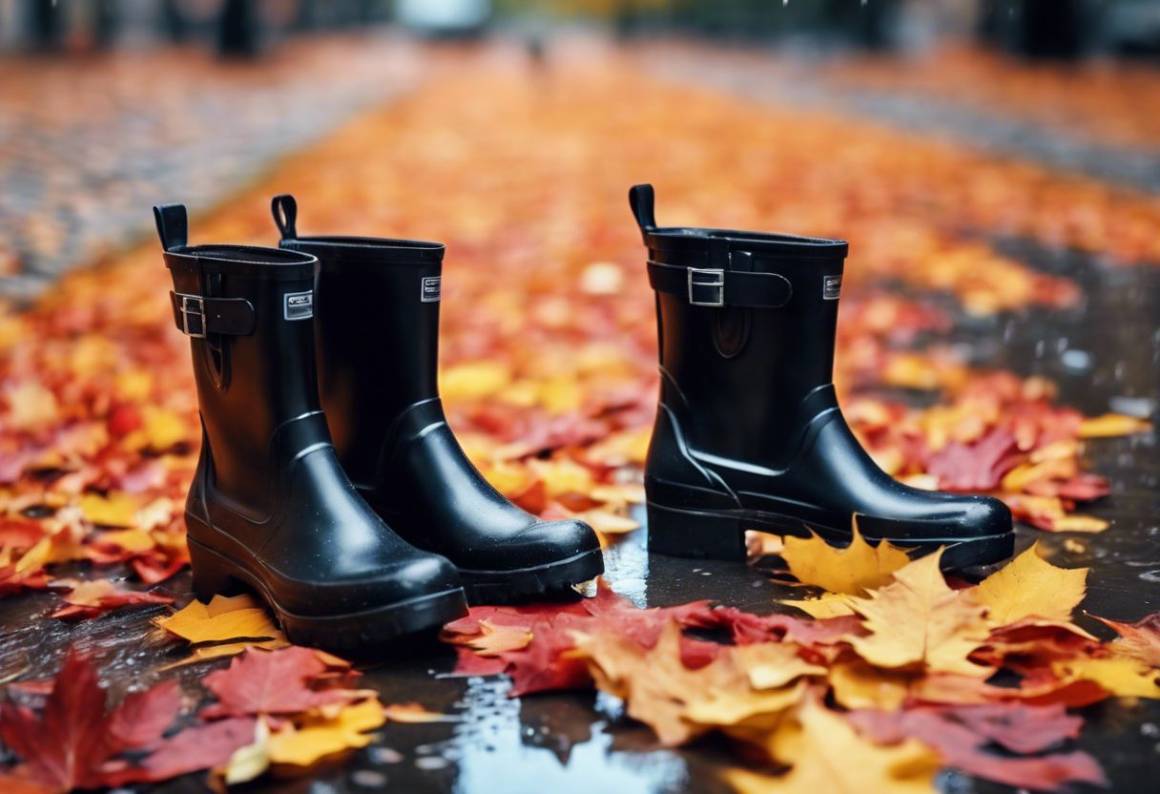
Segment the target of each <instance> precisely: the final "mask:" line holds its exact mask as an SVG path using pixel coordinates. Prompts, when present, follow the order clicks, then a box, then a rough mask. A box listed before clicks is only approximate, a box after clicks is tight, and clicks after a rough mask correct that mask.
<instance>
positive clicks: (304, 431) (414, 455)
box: [154, 185, 1013, 649]
mask: <svg viewBox="0 0 1160 794" xmlns="http://www.w3.org/2000/svg"><path fill="white" fill-rule="evenodd" d="M629 200H630V204H631V206H632V210H633V213H634V215H635V217H636V219H637V223H638V225H639V226H640V228H641V233H642V236H643V238H644V242H645V245H646V246H647V248H648V250H649V261H648V274H649V281H650V283H651V285H652V287H653V289H654V290H655V291H656V304H657V322H658V332H659V337H660V361H661V376H662V386H661V396H660V406H659V410H658V415H657V421H656V427H655V430H654V434H653V439H652V443H651V446H650V449H649V456H648V462H647V465H646V471H645V489H646V492H647V497H648V508H647V509H648V535H649V548H650V550H651V551H657V552H661V553H667V554H673V555H677V556H685V557H714V558H721V559H731V558H735V559H742V558H744V554H745V546H744V533H745V530H746V529H758V530H766V531H772V532H777V533H795V534H800V533H802V532H804V531H807V528H810V529H813V530H815V531H818V532H819V533H820V534H822V535H823V536H824V537H826V538H827V539H829V540H832V541H835V542H838V543H843V542H848V541H849V539H850V537H851V525H852V520H853V519H854V518H855V517H857V519H858V525H859V528H860V530H861V532H862V533H863V535H865V536H866V538H867V539H868V540H870V541H871V542H872V543H877V542H880V541H882V540H888V541H890V542H892V543H895V544H898V545H902V546H904V547H907V548H910V549H913V550H915V552H916V553H922V552H924V551H932V550H934V549H936V548H938V547H946V552H945V553H944V555H943V564H944V567H947V568H967V567H971V566H977V565H985V564H988V563H992V562H996V561H998V560H1000V559H1003V558H1005V557H1007V556H1009V555H1010V554H1011V551H1012V547H1013V534H1012V530H1011V516H1010V513H1009V511H1008V510H1007V508H1006V507H1005V506H1004V505H1003V504H1002V503H1001V502H999V501H998V500H995V499H990V498H985V497H977V496H952V495H949V494H943V493H931V492H926V491H919V490H916V489H913V488H908V487H906V486H903V485H901V484H900V483H898V482H896V481H894V480H893V479H891V478H890V477H889V476H888V475H886V474H884V473H883V472H882V471H881V470H880V469H879V468H878V467H877V466H876V465H875V464H874V463H873V462H872V461H871V459H870V458H869V456H868V455H867V454H866V453H865V452H864V451H863V450H862V448H861V447H860V446H859V444H858V443H857V441H856V440H855V438H854V437H853V435H852V434H851V432H850V430H849V428H848V427H847V425H846V423H845V421H844V420H843V418H842V416H841V413H840V411H839V409H838V406H837V402H836V399H835V395H834V389H833V385H832V383H831V370H832V365H833V354H834V344H835V327H836V322H837V306H838V298H839V295H840V289H841V278H842V269H843V263H844V260H845V256H846V250H847V247H846V244H845V243H844V242H841V241H837V240H824V239H816V238H805V237H794V236H788V235H772V234H760V233H751V232H741V231H729V230H722V229H699V228H685V227H681V228H673V227H669V228H658V227H657V225H656V222H655V220H654V213H653V202H654V197H653V190H652V187H651V186H649V185H638V186H636V187H634V188H633V189H632V190H631V191H630V193H629ZM154 212H155V215H156V219H157V227H158V232H159V234H160V236H161V241H162V245H163V246H164V248H165V260H166V265H167V266H168V267H169V269H170V271H171V273H172V275H173V280H174V291H173V293H172V295H171V300H172V302H173V313H174V319H175V321H176V323H177V326H178V328H179V329H181V330H182V331H183V332H184V333H186V334H187V335H188V336H190V337H191V342H192V348H193V361H194V372H195V376H196V380H197V389H198V400H199V405H200V409H201V417H202V425H203V445H202V454H201V459H200V461H199V465H198V470H197V474H196V476H195V479H194V482H193V485H192V487H191V490H190V494H189V499H188V503H187V507H186V518H187V522H188V527H189V548H190V554H191V556H192V559H193V573H194V589H195V593H196V595H197V596H198V597H199V598H201V599H203V600H205V599H208V598H210V597H212V596H213V595H214V594H217V593H226V592H230V591H231V590H233V589H234V588H236V587H237V586H239V585H244V586H248V587H249V588H251V589H253V590H255V591H256V592H257V593H258V594H259V595H261V596H262V597H263V598H264V599H265V600H266V602H267V603H268V604H269V605H270V607H271V608H272V609H273V610H274V612H275V613H276V615H277V616H278V618H279V620H280V621H281V624H282V626H283V628H284V629H285V631H286V633H287V635H288V636H289V637H290V638H291V639H293V640H294V641H295V642H300V643H305V644H316V645H324V646H326V647H332V648H338V649H354V648H360V647H366V646H373V645H376V644H378V643H381V642H383V641H386V640H389V639H390V638H392V637H395V636H397V635H399V634H403V633H408V632H413V631H420V630H423V629H427V628H432V627H435V626H438V625H441V624H442V623H444V622H446V621H448V620H451V619H453V618H455V617H458V616H459V615H461V614H463V612H464V611H465V594H466V598H467V600H471V601H475V602H484V601H510V600H513V599H518V598H522V597H529V596H535V595H537V594H540V593H544V592H546V591H549V590H557V589H564V588H567V587H568V586H569V585H571V584H575V583H578V582H582V581H585V580H588V579H591V578H593V577H595V576H597V575H598V574H600V573H601V572H602V571H603V559H602V556H601V552H600V546H599V543H598V541H597V538H596V536H595V534H594V533H593V531H592V530H591V528H589V527H588V526H587V525H585V524H584V523H582V522H580V521H540V520H538V519H536V518H535V517H534V516H532V515H529V514H528V513H526V512H524V511H522V510H520V509H519V508H517V507H516V506H514V505H512V504H511V503H510V502H509V501H507V500H506V499H505V498H504V497H503V496H501V495H500V494H499V493H498V492H496V491H495V489H493V488H492V487H491V486H490V485H488V484H487V482H486V481H485V480H484V479H483V478H482V477H481V476H480V475H479V473H478V472H477V471H476V470H475V468H474V467H472V465H471V464H470V463H469V462H468V460H467V458H466V456H465V455H464V454H463V451H462V450H461V448H460V447H459V445H458V443H457V442H456V440H455V437H454V436H453V435H452V433H451V431H450V429H449V428H448V426H447V423H446V421H445V419H444V415H443V410H442V407H441V405H440V402H439V396H438V388H437V384H436V359H437V342H438V322H439V301H440V293H441V289H440V286H441V282H440V277H441V276H440V269H441V265H442V259H443V251H444V248H443V246H442V245H440V244H438V243H427V242H420V241H412V240H392V239H384V238H373V237H300V236H299V235H298V233H297V229H296V215H297V207H296V204H295V202H294V199H293V198H292V197H290V196H278V197H276V198H275V199H274V200H273V213H274V219H275V222H276V224H277V226H278V228H279V230H280V232H281V237H282V240H281V246H280V248H277V249H274V248H260V247H252V246H236V245H200V246H190V245H188V244H187V221H186V213H185V209H184V207H181V206H180V205H168V206H164V207H157V208H155V210H154ZM316 360H317V365H316V363H315V362H316Z"/></svg>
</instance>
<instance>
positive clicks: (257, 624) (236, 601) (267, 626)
mask: <svg viewBox="0 0 1160 794" xmlns="http://www.w3.org/2000/svg"><path fill="white" fill-rule="evenodd" d="M154 623H155V624H156V625H157V626H159V627H161V628H163V629H165V630H166V631H168V632H169V633H170V634H176V635H177V636H178V637H181V638H182V639H184V640H187V641H189V642H190V643H194V644H196V643H200V642H228V641H237V640H242V639H250V640H274V641H277V642H278V643H280V644H277V645H275V646H274V647H284V646H285V645H288V644H289V643H287V642H286V638H285V636H284V635H283V634H282V632H281V631H280V630H279V629H278V627H277V626H275V625H274V623H273V622H272V621H271V620H270V616H269V615H268V614H267V613H266V610H264V609H262V607H261V606H260V605H259V604H258V602H256V601H255V600H254V599H253V597H252V596H250V595H246V594H243V595H238V596H229V597H227V596H221V595H219V596H214V598H213V600H212V601H210V602H209V603H208V604H203V603H201V602H200V601H198V600H196V599H194V600H193V601H190V602H189V603H188V604H186V605H185V606H184V607H183V608H181V609H180V610H178V611H177V612H174V613H173V614H172V615H167V616H165V617H161V618H156V619H155V620H154ZM251 644H252V643H251ZM237 645H238V649H237V650H238V651H241V650H243V649H244V648H245V647H246V645H244V644H241V643H237ZM215 655H216V654H215Z"/></svg>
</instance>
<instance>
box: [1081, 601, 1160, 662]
mask: <svg viewBox="0 0 1160 794" xmlns="http://www.w3.org/2000/svg"><path fill="white" fill-rule="evenodd" d="M1092 617H1094V618H1095V619H1096V620H1098V621H1100V622H1101V623H1103V624H1104V625H1105V626H1108V627H1109V628H1111V629H1113V630H1114V631H1115V632H1116V633H1117V634H1119V635H1120V636H1119V639H1117V640H1116V641H1115V642H1113V643H1112V644H1111V646H1110V647H1111V649H1112V650H1113V651H1115V652H1116V653H1119V654H1121V655H1123V656H1127V657H1130V658H1133V659H1136V660H1138V661H1140V662H1143V663H1144V664H1146V665H1148V666H1149V667H1160V612H1153V613H1152V614H1151V615H1147V616H1145V617H1143V618H1141V619H1140V620H1138V621H1136V622H1135V623H1121V622H1120V621H1118V620H1108V619H1107V618H1101V617H1099V616H1096V615H1093V616H1092Z"/></svg>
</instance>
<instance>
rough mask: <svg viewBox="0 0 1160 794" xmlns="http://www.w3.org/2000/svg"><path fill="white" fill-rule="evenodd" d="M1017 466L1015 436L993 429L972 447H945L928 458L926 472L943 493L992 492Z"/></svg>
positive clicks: (957, 443)
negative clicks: (931, 476)
mask: <svg viewBox="0 0 1160 794" xmlns="http://www.w3.org/2000/svg"><path fill="white" fill-rule="evenodd" d="M1018 462H1019V449H1018V447H1017V445H1016V443H1015V436H1013V435H1012V434H1011V433H1010V432H1009V431H1008V430H1005V429H1003V428H995V429H994V430H991V431H990V432H989V433H987V435H985V436H984V437H983V438H981V439H979V440H978V441H976V442H975V443H973V444H962V443H959V442H958V441H952V442H950V443H948V444H947V445H946V446H944V447H943V448H942V449H940V450H939V451H938V452H935V453H934V454H932V455H931V456H930V460H929V461H928V462H927V466H926V470H927V471H928V472H929V473H930V474H933V475H935V476H937V477H938V481H939V487H940V488H943V489H944V490H948V491H992V490H994V489H996V488H997V487H999V482H1000V481H1001V480H1002V479H1003V475H1004V474H1006V473H1007V472H1008V471H1010V470H1011V469H1012V468H1013V467H1014V466H1015V464H1016V463H1018Z"/></svg>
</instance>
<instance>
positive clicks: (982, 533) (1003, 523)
mask: <svg viewBox="0 0 1160 794" xmlns="http://www.w3.org/2000/svg"><path fill="white" fill-rule="evenodd" d="M964 501H965V502H966V504H964V505H963V509H962V518H961V520H960V525H961V527H962V530H963V535H965V536H966V537H976V538H977V537H988V536H992V535H1003V534H1005V533H1008V532H1010V531H1011V530H1012V519H1011V509H1010V508H1009V507H1007V505H1006V504H1004V503H1003V502H1002V501H1000V500H999V499H995V498H994V497H991V496H972V497H966V498H965V499H964Z"/></svg>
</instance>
